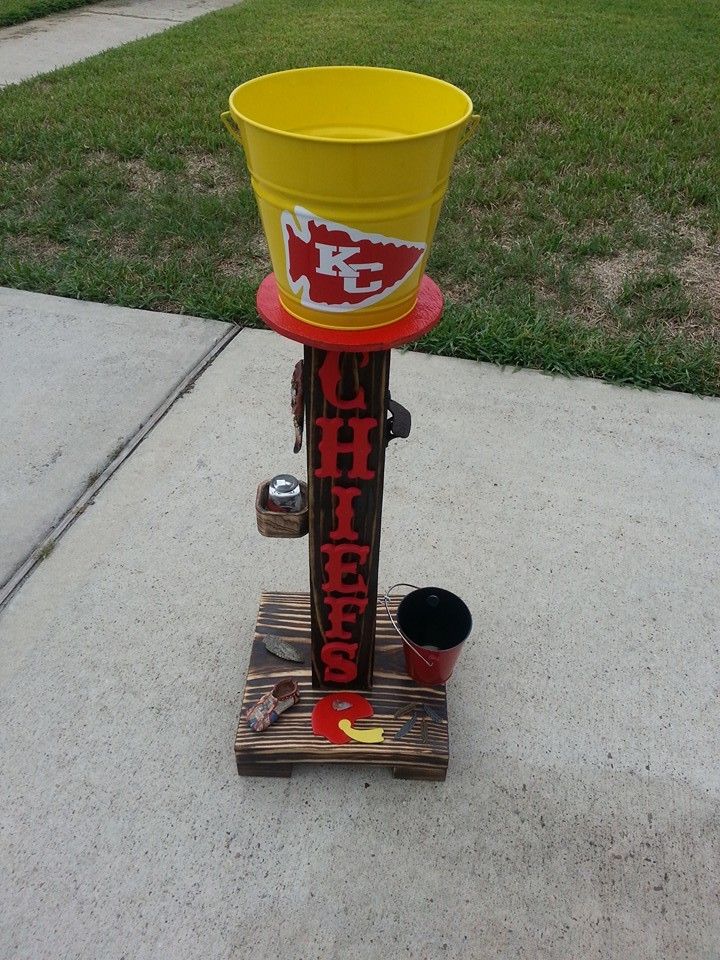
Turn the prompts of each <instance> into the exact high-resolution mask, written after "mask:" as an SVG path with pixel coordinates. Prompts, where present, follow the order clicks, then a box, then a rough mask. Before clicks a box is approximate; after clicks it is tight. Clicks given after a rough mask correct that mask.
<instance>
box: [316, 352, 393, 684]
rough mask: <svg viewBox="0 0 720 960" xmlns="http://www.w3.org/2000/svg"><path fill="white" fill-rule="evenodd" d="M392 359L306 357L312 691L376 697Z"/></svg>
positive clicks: (319, 354) (340, 355)
mask: <svg viewBox="0 0 720 960" xmlns="http://www.w3.org/2000/svg"><path fill="white" fill-rule="evenodd" d="M389 371H390V352H389V351H380V352H377V353H352V352H332V351H325V350H320V349H316V348H314V347H306V348H305V362H304V381H305V382H304V392H305V411H306V437H307V440H306V445H307V460H308V471H307V475H308V502H309V534H310V537H309V541H310V542H309V550H310V593H311V598H312V604H311V632H312V677H313V685H314V686H316V687H318V688H323V689H353V690H369V689H370V688H371V687H372V683H373V656H374V654H373V651H374V643H375V613H376V601H377V577H378V558H379V552H380V522H381V517H382V498H383V474H384V469H385V446H386V441H387V424H386V421H387V397H388V380H389Z"/></svg>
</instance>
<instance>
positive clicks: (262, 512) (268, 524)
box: [255, 480, 308, 537]
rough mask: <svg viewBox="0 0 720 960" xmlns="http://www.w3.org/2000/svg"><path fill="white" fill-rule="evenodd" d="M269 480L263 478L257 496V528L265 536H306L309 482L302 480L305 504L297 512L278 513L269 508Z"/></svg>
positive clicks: (301, 487) (301, 488) (301, 485)
mask: <svg viewBox="0 0 720 960" xmlns="http://www.w3.org/2000/svg"><path fill="white" fill-rule="evenodd" d="M269 487H270V481H269V480H263V482H262V483H261V484H259V486H258V488H257V494H256V496H255V516H256V518H257V528H258V530H259V531H260V533H261V534H262V535H263V536H264V537H304V536H305V534H306V533H307V532H308V493H307V484H306V483H304V482H303V481H302V480H301V481H300V490H301V491H302V498H303V506H302V509H301V510H298V511H297V513H276V512H275V511H274V510H268V508H267V502H268V489H269Z"/></svg>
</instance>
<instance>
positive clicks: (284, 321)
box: [257, 273, 443, 351]
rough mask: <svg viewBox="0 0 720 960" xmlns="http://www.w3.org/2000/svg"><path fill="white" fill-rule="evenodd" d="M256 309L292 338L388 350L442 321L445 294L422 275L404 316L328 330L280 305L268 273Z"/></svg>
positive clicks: (321, 345)
mask: <svg viewBox="0 0 720 960" xmlns="http://www.w3.org/2000/svg"><path fill="white" fill-rule="evenodd" d="M257 309H258V313H259V314H260V317H261V318H262V319H263V320H264V321H265V323H266V324H267V325H268V326H269V327H270V328H271V329H272V330H275V331H276V332H277V333H281V334H282V335H283V336H284V337H288V339H290V340H297V341H298V342H299V343H304V344H306V346H308V347H318V348H319V349H321V350H354V351H363V350H369V351H377V350H389V349H390V348H391V347H399V346H401V345H402V344H404V343H412V342H413V341H414V340H419V339H420V338H421V337H424V336H425V334H426V333H428V332H429V331H430V330H432V328H433V327H435V326H437V324H438V323H439V322H440V318H441V316H442V312H443V295H442V293H441V292H440V288H439V287H438V285H437V284H436V283H435V282H434V281H433V280H431V279H430V277H427V276H426V277H423V279H422V283H421V284H420V294H419V296H418V301H417V303H416V304H415V309H414V310H412V311H411V312H410V313H409V314H408V315H407V316H406V317H403V318H402V320H397V321H396V322H395V323H388V324H387V325H386V326H384V327H374V328H373V329H372V330H329V329H327V328H325V327H316V326H313V325H312V324H310V323H305V322H304V321H303V320H298V319H297V317H293V316H292V314H289V313H288V312H287V310H285V308H284V307H283V306H282V305H281V303H280V300H279V298H278V293H277V284H276V283H275V275H274V274H272V273H271V274H270V275H269V276H267V277H265V279H264V280H263V282H262V283H261V284H260V287H259V289H258V293H257Z"/></svg>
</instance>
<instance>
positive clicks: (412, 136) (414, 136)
mask: <svg viewBox="0 0 720 960" xmlns="http://www.w3.org/2000/svg"><path fill="white" fill-rule="evenodd" d="M325 70H327V71H331V70H335V71H337V70H355V71H363V72H367V73H391V74H401V75H402V76H405V77H408V76H409V77H421V78H422V79H423V80H432V81H433V82H434V83H438V84H440V85H441V86H443V87H447V88H448V89H450V90H453V91H455V93H459V94H460V95H461V96H462V97H463V98H464V99H465V101H466V110H465V113H464V114H463V116H462V117H460V119H459V120H455V121H454V122H453V123H447V124H445V126H443V127H436V128H435V129H434V130H425V131H423V132H422V133H408V134H401V135H398V136H394V137H382V138H378V139H377V140H368V139H367V138H363V137H343V138H342V139H338V138H337V137H318V136H312V135H309V134H306V133H293V132H292V131H290V130H281V129H280V128H279V127H269V126H267V125H266V124H264V123H258V122H257V120H251V119H250V118H249V117H247V116H246V115H245V114H243V113H241V112H240V111H239V110H238V109H237V108H236V107H235V104H234V103H233V97H234V96H235V94H236V93H237V92H238V90H244V89H245V88H246V87H249V86H250V85H252V84H256V83H261V82H262V81H264V80H268V79H269V78H270V77H279V76H283V75H285V74H290V73H292V74H298V73H320V72H323V71H325ZM228 103H229V106H230V110H231V112H232V114H233V115H234V116H236V117H239V118H240V119H241V120H242V121H243V123H246V124H247V125H248V126H249V127H254V128H255V129H256V130H264V131H265V132H266V133H275V134H280V135H282V136H283V137H289V138H291V139H292V140H303V141H308V142H310V143H343V144H346V143H347V144H362V145H363V146H366V147H369V146H373V145H376V144H377V145H382V144H388V143H407V142H408V140H423V139H425V138H427V137H436V136H437V135H438V134H439V133H447V132H448V131H449V130H454V129H455V128H456V127H459V126H461V125H462V124H463V123H467V121H468V120H469V119H470V117H471V116H472V112H473V102H472V100H471V99H470V97H469V96H468V95H467V94H466V93H465V91H464V90H461V89H460V87H456V86H455V84H453V83H449V82H448V81H447V80H441V79H440V78H439V77H433V76H431V75H430V74H428V73H418V72H417V71H416V70H396V69H395V68H394V67H367V66H362V67H358V66H353V65H352V64H337V65H335V64H325V65H323V66H321V67H296V68H294V69H292V70H275V71H274V72H273V73H263V74H262V75H261V76H259V77H253V78H252V80H246V81H245V83H241V84H240V85H239V86H237V87H235V89H234V90H233V91H232V93H231V94H230V96H229V97H228Z"/></svg>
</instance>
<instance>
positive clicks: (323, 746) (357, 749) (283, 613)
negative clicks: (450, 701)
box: [235, 593, 449, 780]
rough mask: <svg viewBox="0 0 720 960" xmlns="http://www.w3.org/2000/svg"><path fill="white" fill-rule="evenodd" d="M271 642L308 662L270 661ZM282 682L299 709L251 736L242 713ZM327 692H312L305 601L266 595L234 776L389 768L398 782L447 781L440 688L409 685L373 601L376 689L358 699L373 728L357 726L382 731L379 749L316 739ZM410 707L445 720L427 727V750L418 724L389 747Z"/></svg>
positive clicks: (393, 638) (396, 644) (396, 642)
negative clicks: (282, 642) (298, 768)
mask: <svg viewBox="0 0 720 960" xmlns="http://www.w3.org/2000/svg"><path fill="white" fill-rule="evenodd" d="M399 600H400V598H395V599H393V600H391V601H390V603H391V609H393V612H394V608H396V607H397V605H398V603H399ZM269 634H274V635H275V636H279V637H283V638H285V639H286V640H288V641H290V642H291V643H292V644H293V645H294V646H296V647H297V648H298V650H299V652H300V653H302V654H303V655H304V657H305V662H304V663H292V662H290V661H288V660H280V659H278V658H277V657H275V656H273V655H272V654H271V653H268V652H267V650H266V649H265V647H264V644H263V638H264V637H265V636H267V635H269ZM284 677H295V679H296V680H297V681H298V683H299V685H300V702H299V703H298V704H296V705H295V706H294V707H291V708H290V709H289V710H288V711H286V712H285V713H284V714H282V716H280V717H279V719H278V721H277V722H276V723H275V724H273V725H272V726H271V727H269V728H268V729H267V730H265V731H263V732H262V733H253V731H252V730H250V728H249V727H248V725H247V721H246V720H245V716H244V715H245V711H246V710H247V708H248V707H251V706H252V705H253V704H255V703H257V701H258V700H259V699H260V697H261V696H262V695H263V694H265V693H267V692H268V691H269V690H271V689H272V688H273V687H274V686H275V684H276V683H278V681H280V680H282V679H283V678H284ZM340 690H341V688H339V690H338V692H340ZM330 692H334V691H329V690H313V688H312V680H311V669H310V595H309V594H307V593H265V594H263V595H262V597H261V599H260V611H259V613H258V619H257V626H256V628H255V636H254V638H253V642H252V650H251V652H250V667H249V669H248V675H247V681H246V684H245V693H244V694H243V703H242V712H241V716H240V723H239V725H238V731H237V737H236V739H235V756H236V759H237V767H238V773H240V774H241V775H243V776H254V777H289V776H290V775H291V773H292V768H293V764H296V763H367V764H374V765H375V766H384V767H390V768H392V771H393V774H394V775H395V776H396V777H402V778H407V779H413V780H444V779H445V775H446V773H447V766H448V757H449V739H448V721H447V701H446V696H445V687H444V686H438V687H423V686H420V685H419V684H417V683H415V681H414V680H411V679H410V677H408V675H407V674H406V672H405V657H404V656H403V651H402V645H401V641H400V638H399V637H398V635H397V634H396V633H395V630H394V629H393V627H392V624H391V623H390V621H389V619H388V616H387V613H386V611H385V607H384V605H383V604H382V602H381V601H378V613H377V629H376V634H375V674H374V683H373V688H372V690H370V691H364V692H363V695H364V696H366V697H367V699H368V700H369V701H370V703H371V704H372V705H373V707H374V709H375V715H374V716H373V717H372V719H370V720H365V721H360V722H359V723H358V727H361V726H362V727H375V726H380V727H383V728H384V731H385V739H384V742H383V743H377V744H363V743H355V742H353V743H349V744H347V745H343V746H337V745H335V744H332V743H329V742H328V741H327V740H325V739H323V738H321V737H316V736H315V734H314V733H313V731H312V725H311V720H310V715H311V713H312V710H313V707H314V706H315V704H316V703H317V701H318V700H319V699H321V698H322V697H324V696H325V695H326V694H327V693H330ZM409 702H413V703H427V704H428V705H429V706H430V707H431V709H433V710H434V711H435V712H436V713H437V714H438V715H439V716H440V717H441V718H442V720H441V722H436V721H432V720H429V721H428V723H427V727H426V733H427V743H423V740H422V732H421V724H420V722H419V721H418V722H417V723H416V724H415V726H414V728H413V729H412V730H411V732H410V733H409V734H407V735H406V736H404V737H403V738H401V739H400V740H395V739H394V737H395V734H396V733H397V731H398V730H399V729H400V727H401V726H402V725H403V724H404V723H405V721H406V720H407V719H408V717H407V716H405V717H401V718H400V719H397V720H396V719H395V718H394V717H393V714H394V713H395V711H396V710H397V709H398V707H399V706H401V705H402V704H405V703H409Z"/></svg>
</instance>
